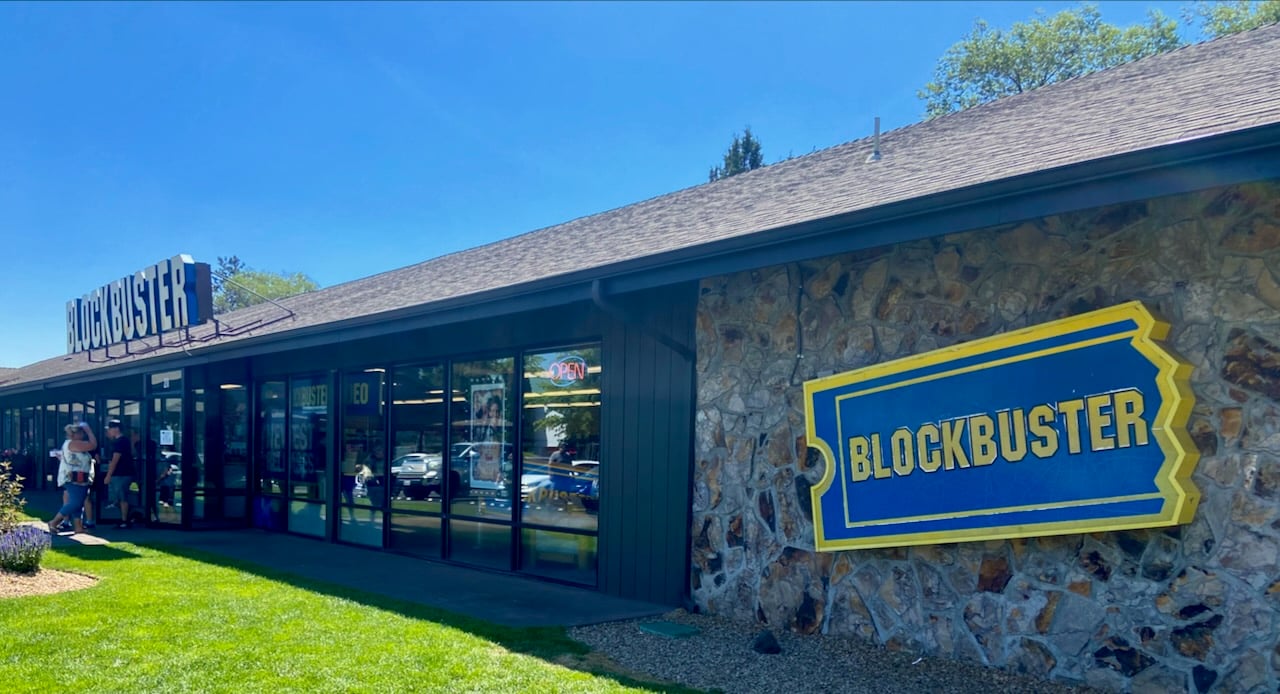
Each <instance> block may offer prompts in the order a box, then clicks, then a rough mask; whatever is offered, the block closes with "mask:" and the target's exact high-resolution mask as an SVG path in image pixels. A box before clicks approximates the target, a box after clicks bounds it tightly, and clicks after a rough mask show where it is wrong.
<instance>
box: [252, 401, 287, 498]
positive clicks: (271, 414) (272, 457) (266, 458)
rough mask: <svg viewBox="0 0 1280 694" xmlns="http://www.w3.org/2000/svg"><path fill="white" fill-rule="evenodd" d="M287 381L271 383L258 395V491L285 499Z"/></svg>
mask: <svg viewBox="0 0 1280 694" xmlns="http://www.w3.org/2000/svg"><path fill="white" fill-rule="evenodd" d="M284 394H285V385H284V381H267V382H265V383H263V384H262V386H261V388H260V389H259V391H258V396H259V397H258V437H259V441H258V475H257V477H258V491H259V492H260V493H262V494H270V495H282V494H284V485H285V468H284V444H285V438H284V433H285V432H284V429H285V426H284V424H285V420H284V414H285V397H284Z"/></svg>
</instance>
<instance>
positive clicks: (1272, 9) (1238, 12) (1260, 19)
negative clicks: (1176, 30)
mask: <svg viewBox="0 0 1280 694" xmlns="http://www.w3.org/2000/svg"><path fill="white" fill-rule="evenodd" d="M1183 17H1185V18H1186V20H1187V23H1188V24H1189V23H1191V21H1192V20H1194V19H1196V18H1199V20H1200V30H1201V31H1202V32H1203V33H1204V35H1205V36H1208V37H1209V38H1218V37H1220V36H1226V35H1228V34H1235V33H1238V32H1241V31H1247V30H1249V29H1256V28H1258V27H1260V26H1264V25H1267V24H1275V23H1276V22H1280V0H1261V1H1260V2H1254V1H1253V0H1235V1H1234V2H1204V0H1201V1H1200V2H1197V3H1196V4H1195V5H1193V6H1191V7H1189V8H1187V9H1185V10H1183Z"/></svg>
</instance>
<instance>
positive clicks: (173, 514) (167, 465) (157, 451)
mask: <svg viewBox="0 0 1280 694" xmlns="http://www.w3.org/2000/svg"><path fill="white" fill-rule="evenodd" d="M133 452H134V456H136V457H137V459H138V460H140V461H141V464H140V467H141V468H142V469H143V470H144V471H145V472H146V473H147V474H144V475H143V477H144V479H147V478H148V477H149V479H147V484H148V493H149V494H150V498H149V502H150V503H149V504H148V506H149V507H150V509H149V510H150V513H151V520H152V521H153V522H156V523H160V524H162V525H181V524H182V502H183V490H182V478H183V475H185V474H189V468H190V465H189V461H184V460H183V456H182V396H181V395H172V396H156V397H152V398H151V407H150V417H149V418H148V422H147V436H146V438H145V440H143V439H142V437H137V438H136V439H135V440H134V449H133Z"/></svg>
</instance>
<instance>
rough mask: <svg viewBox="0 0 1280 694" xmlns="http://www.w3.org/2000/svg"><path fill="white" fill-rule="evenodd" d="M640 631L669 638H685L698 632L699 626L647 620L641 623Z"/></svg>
mask: <svg viewBox="0 0 1280 694" xmlns="http://www.w3.org/2000/svg"><path fill="white" fill-rule="evenodd" d="M640 631H643V632H645V633H647V634H655V635H657V636H661V637H663V638H667V639H683V638H688V637H690V636H693V635H694V634H696V633H698V628H697V627H691V626H689V625H688V624H677V623H675V622H646V623H644V624H641V625H640Z"/></svg>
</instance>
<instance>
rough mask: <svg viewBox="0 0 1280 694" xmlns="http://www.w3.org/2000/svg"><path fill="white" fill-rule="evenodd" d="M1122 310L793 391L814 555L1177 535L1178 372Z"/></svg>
mask: <svg viewBox="0 0 1280 694" xmlns="http://www.w3.org/2000/svg"><path fill="white" fill-rule="evenodd" d="M1168 332H1169V326H1168V325H1167V324H1166V323H1163V322H1161V321H1159V320H1157V319H1156V318H1154V317H1153V316H1152V315H1151V313H1150V312H1148V310H1147V309H1146V307H1144V306H1143V305H1142V304H1141V303H1138V302H1131V303H1127V304H1121V305H1119V306H1114V307H1112V308H1107V309H1103V310H1100V311H1094V312H1092V313H1087V314H1084V315H1080V316H1075V317H1072V318H1067V319H1064V320H1059V321H1055V322H1052V323H1046V324H1044V325H1039V326H1035V327H1032V328H1027V329H1024V330H1019V331H1016V332H1012V333H1008V334H1004V335H997V336H994V337H990V338H986V339H983V340H977V341H974V342H969V343H965V344H961V345H957V346H955V347H950V348H946V349H940V350H936V351H934V352H929V353H926V354H920V355H916V356H912V357H907V358H905V359H899V360H897V361H893V362H889V363H885V364H878V365H876V366H871V367H867V368H864V369H859V370H857V371H850V372H847V373H843V374H837V375H835V376H829V377H826V378H820V379H816V380H813V381H808V382H806V383H805V384H804V390H805V410H806V413H805V414H806V418H807V429H808V436H809V445H811V446H813V447H815V448H818V449H819V450H821V451H822V454H823V455H824V456H825V457H826V461H827V469H826V475H825V476H824V477H823V479H822V481H821V482H819V483H818V485H817V486H815V487H814V488H813V489H812V495H813V509H814V514H813V515H814V542H815V545H816V547H817V549H818V550H820V551H824V550H825V551H831V550H841V549H858V548H868V547H890V546H902V545H919V544H933V543H939V542H957V541H966V540H989V539H998V538H1010V537H1031V536H1036V535H1061V534H1065V533H1082V532H1095V531H1100V530H1119V529H1124V528H1142V527H1157V526H1166V525H1176V524H1179V523H1186V522H1189V521H1190V520H1191V516H1192V514H1194V512H1195V508H1196V503H1197V502H1198V500H1199V493H1198V491H1197V490H1196V488H1195V486H1194V485H1193V484H1192V483H1191V480H1190V477H1191V472H1192V470H1193V469H1194V467H1195V464H1196V461H1197V460H1198V457H1199V456H1198V453H1197V452H1196V448H1195V446H1194V445H1193V444H1192V442H1191V439H1190V437H1189V435H1188V434H1187V431H1186V423H1187V416H1188V414H1189V413H1190V411H1191V407H1192V405H1193V402H1194V400H1193V396H1192V394H1191V390H1190V387H1189V386H1188V383H1187V379H1188V378H1189V376H1190V373H1191V366H1190V365H1189V364H1186V363H1185V362H1183V361H1181V360H1180V359H1179V358H1177V357H1176V356H1174V355H1173V354H1171V353H1170V352H1169V351H1168V350H1166V349H1165V348H1164V347H1162V346H1161V345H1160V344H1159V343H1158V342H1157V341H1158V340H1161V339H1163V338H1164V337H1165V336H1166V335H1167V334H1168Z"/></svg>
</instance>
